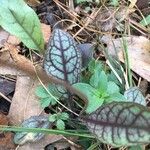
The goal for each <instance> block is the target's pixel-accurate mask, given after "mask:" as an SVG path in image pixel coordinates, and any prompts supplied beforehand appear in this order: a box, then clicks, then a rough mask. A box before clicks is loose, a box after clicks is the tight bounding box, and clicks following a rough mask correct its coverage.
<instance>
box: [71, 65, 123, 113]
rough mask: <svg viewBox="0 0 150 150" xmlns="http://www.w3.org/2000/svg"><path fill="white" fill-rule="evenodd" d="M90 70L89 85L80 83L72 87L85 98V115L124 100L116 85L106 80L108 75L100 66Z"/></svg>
mask: <svg viewBox="0 0 150 150" xmlns="http://www.w3.org/2000/svg"><path fill="white" fill-rule="evenodd" d="M92 66H93V64H92ZM90 68H91V71H92V72H93V74H92V76H91V77H90V79H89V83H82V82H80V83H76V84H74V85H73V87H75V88H77V89H78V90H80V91H81V92H82V93H83V94H85V95H86V96H87V99H88V105H87V108H86V112H87V113H91V112H93V111H95V110H96V109H98V108H99V107H100V106H101V105H102V104H105V103H109V102H113V101H123V100H125V97H124V96H123V95H122V94H121V93H120V92H119V87H118V85H117V84H116V83H115V82H113V81H110V80H108V75H107V74H106V73H105V72H104V71H103V70H102V65H98V64H97V65H95V68H94V70H93V67H90Z"/></svg>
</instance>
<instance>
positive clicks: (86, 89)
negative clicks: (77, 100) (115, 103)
mask: <svg viewBox="0 0 150 150" xmlns="http://www.w3.org/2000/svg"><path fill="white" fill-rule="evenodd" d="M73 87H74V88H76V89H78V90H79V91H80V92H81V93H83V94H84V95H86V96H87V100H88V104H87V108H86V112H87V113H91V112H93V111H95V110H96V109H97V108H99V107H100V106H101V105H102V104H103V102H104V99H102V98H100V97H99V95H98V94H99V93H98V91H97V90H96V89H94V88H93V87H92V86H90V85H89V84H86V83H76V84H74V85H73Z"/></svg>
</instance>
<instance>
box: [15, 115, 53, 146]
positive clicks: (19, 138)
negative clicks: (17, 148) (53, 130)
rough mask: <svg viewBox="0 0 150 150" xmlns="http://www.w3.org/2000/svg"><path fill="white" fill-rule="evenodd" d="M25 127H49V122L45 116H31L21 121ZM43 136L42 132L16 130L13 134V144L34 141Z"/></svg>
mask: <svg viewBox="0 0 150 150" xmlns="http://www.w3.org/2000/svg"><path fill="white" fill-rule="evenodd" d="M22 127H26V128H49V127H50V122H49V121H48V117H46V116H32V117H30V118H29V119H27V120H25V121H24V122H23V123H22ZM43 137H44V134H43V133H36V132H35V133H31V132H17V133H16V134H15V136H14V142H15V144H20V145H22V144H24V143H26V142H35V141H38V140H40V139H41V138H43Z"/></svg>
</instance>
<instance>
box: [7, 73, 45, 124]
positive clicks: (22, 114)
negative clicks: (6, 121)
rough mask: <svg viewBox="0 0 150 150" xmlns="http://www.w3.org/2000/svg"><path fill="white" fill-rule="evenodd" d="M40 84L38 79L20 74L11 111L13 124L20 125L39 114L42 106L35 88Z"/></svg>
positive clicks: (10, 116)
mask: <svg viewBox="0 0 150 150" xmlns="http://www.w3.org/2000/svg"><path fill="white" fill-rule="evenodd" d="M38 85H39V82H38V81H37V80H33V79H32V78H30V77H28V76H18V77H17V82H16V89H15V93H14V96H13V99H12V103H11V106H10V111H9V115H8V116H9V118H10V121H11V124H12V125H19V124H21V123H22V122H23V121H24V120H25V119H28V118H29V117H31V116H36V115H39V114H40V113H41V112H42V108H41V106H40V103H39V101H38V98H37V97H36V96H35V88H36V87H37V86H38Z"/></svg>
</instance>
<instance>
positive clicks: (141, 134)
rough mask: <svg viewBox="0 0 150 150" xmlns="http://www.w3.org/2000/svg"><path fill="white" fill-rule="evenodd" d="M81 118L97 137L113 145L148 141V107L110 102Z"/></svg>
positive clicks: (149, 140) (149, 125) (149, 116)
mask: <svg viewBox="0 0 150 150" xmlns="http://www.w3.org/2000/svg"><path fill="white" fill-rule="evenodd" d="M82 120H83V121H84V123H85V124H86V126H87V127H88V129H89V130H90V131H91V132H92V133H93V134H95V135H96V136H97V138H98V139H99V140H100V141H101V142H103V143H106V144H110V145H113V146H117V147H119V146H130V145H137V144H142V143H143V144H146V143H149V142H150V109H149V108H147V107H145V106H143V105H140V104H136V103H132V102H112V103H109V104H106V105H103V106H101V107H100V108H99V109H97V110H96V111H95V112H93V113H92V114H90V115H88V116H86V117H83V118H82Z"/></svg>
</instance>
